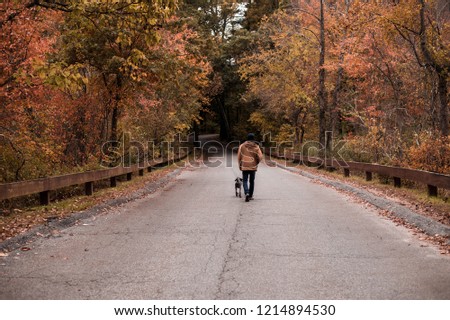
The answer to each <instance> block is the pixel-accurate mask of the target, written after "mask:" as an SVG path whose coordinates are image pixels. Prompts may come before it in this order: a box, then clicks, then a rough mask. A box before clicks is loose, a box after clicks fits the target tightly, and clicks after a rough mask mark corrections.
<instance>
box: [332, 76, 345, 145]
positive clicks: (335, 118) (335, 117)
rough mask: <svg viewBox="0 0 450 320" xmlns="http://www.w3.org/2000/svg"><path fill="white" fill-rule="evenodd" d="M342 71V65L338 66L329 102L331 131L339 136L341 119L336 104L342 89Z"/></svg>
mask: <svg viewBox="0 0 450 320" xmlns="http://www.w3.org/2000/svg"><path fill="white" fill-rule="evenodd" d="M343 73H344V69H343V68H342V67H339V69H338V72H337V78H336V83H335V86H334V91H333V101H332V103H331V121H332V128H333V133H334V134H337V135H338V136H339V137H341V136H342V121H341V110H340V109H339V107H338V104H339V92H340V91H341V89H342V76H343Z"/></svg>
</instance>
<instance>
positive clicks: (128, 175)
mask: <svg viewBox="0 0 450 320" xmlns="http://www.w3.org/2000/svg"><path fill="white" fill-rule="evenodd" d="M131 178H133V173H132V172H129V173H127V181H131Z"/></svg>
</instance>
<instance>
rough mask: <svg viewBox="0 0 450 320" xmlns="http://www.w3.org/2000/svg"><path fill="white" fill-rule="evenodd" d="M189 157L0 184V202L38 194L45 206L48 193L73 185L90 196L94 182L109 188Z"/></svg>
mask: <svg viewBox="0 0 450 320" xmlns="http://www.w3.org/2000/svg"><path fill="white" fill-rule="evenodd" d="M188 155H189V151H188V152H187V153H186V154H183V155H180V156H178V157H177V158H174V159H160V161H158V160H153V161H151V162H149V163H146V164H142V163H141V164H135V165H131V166H129V167H115V168H111V169H101V170H94V171H86V172H80V173H73V174H67V175H61V176H54V177H48V178H41V179H35V180H27V181H19V182H13V183H4V184H0V200H6V199H12V198H16V197H21V196H26V195H31V194H37V193H39V198H40V203H41V204H42V205H47V204H49V203H50V191H52V190H57V189H60V188H64V187H69V186H74V185H80V184H84V185H85V194H86V195H92V194H93V193H94V182H96V181H100V180H105V179H110V186H111V187H115V186H116V185H117V178H118V177H119V176H124V175H126V176H127V180H128V181H129V180H131V179H132V176H133V173H135V172H137V173H138V174H139V176H143V175H144V171H145V170H147V171H148V172H151V171H152V168H155V167H160V166H164V165H168V164H169V163H171V162H172V163H174V162H177V161H180V160H182V159H184V158H185V157H187V156H188Z"/></svg>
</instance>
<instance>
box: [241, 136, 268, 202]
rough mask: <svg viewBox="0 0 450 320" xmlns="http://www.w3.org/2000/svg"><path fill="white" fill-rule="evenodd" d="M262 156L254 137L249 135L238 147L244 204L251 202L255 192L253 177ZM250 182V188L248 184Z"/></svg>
mask: <svg viewBox="0 0 450 320" xmlns="http://www.w3.org/2000/svg"><path fill="white" fill-rule="evenodd" d="M262 158H263V154H262V152H261V148H260V147H259V145H258V143H257V142H255V135H254V134H253V133H249V134H248V136H247V141H245V142H244V143H242V144H241V145H240V146H239V150H238V163H239V169H240V170H241V171H242V184H243V187H244V193H245V202H249V201H250V200H253V191H254V190H255V175H256V170H258V164H259V163H260V162H261V160H262ZM249 182H250V186H249V184H248V183H249Z"/></svg>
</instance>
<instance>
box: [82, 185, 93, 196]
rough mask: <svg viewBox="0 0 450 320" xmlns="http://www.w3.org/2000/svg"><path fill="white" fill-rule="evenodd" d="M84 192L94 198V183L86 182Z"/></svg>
mask: <svg viewBox="0 0 450 320" xmlns="http://www.w3.org/2000/svg"><path fill="white" fill-rule="evenodd" d="M84 190H85V194H86V195H87V196H92V195H93V194H94V182H92V181H90V182H86V183H85V184H84Z"/></svg>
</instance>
